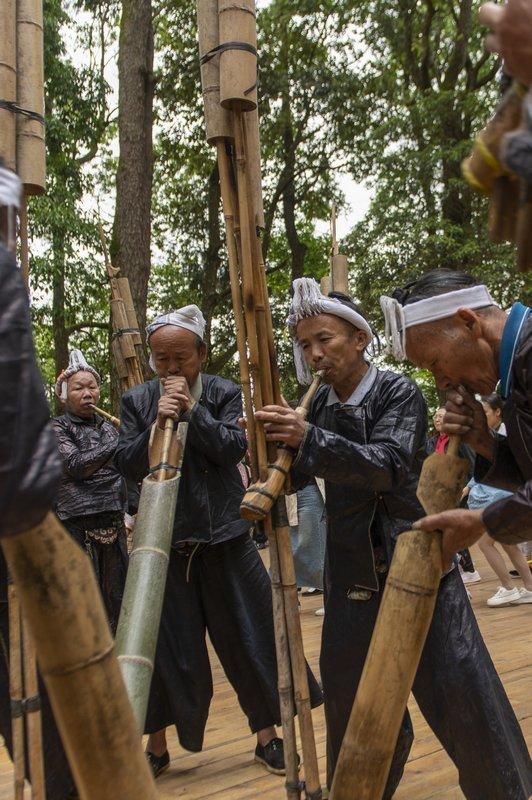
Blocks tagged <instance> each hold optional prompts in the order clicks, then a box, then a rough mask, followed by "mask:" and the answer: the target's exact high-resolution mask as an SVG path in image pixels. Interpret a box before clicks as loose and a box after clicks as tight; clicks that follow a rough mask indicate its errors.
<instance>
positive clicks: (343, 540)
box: [294, 370, 427, 591]
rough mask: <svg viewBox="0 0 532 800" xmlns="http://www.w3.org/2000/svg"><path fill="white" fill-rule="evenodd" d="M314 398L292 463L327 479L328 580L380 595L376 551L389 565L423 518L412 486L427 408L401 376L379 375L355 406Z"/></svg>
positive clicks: (324, 392)
mask: <svg viewBox="0 0 532 800" xmlns="http://www.w3.org/2000/svg"><path fill="white" fill-rule="evenodd" d="M328 391H329V387H327V386H323V387H321V388H320V389H319V390H318V392H317V393H316V397H315V398H314V401H313V403H312V406H311V409H310V414H309V417H308V420H309V423H310V424H309V425H308V427H307V433H306V435H305V438H304V440H303V442H302V443H301V445H300V447H299V451H298V453H297V456H296V458H295V460H294V477H295V486H296V487H297V483H298V482H299V483H300V482H301V481H300V480H299V481H298V474H299V476H300V474H301V473H303V474H304V475H315V476H318V477H320V478H324V479H325V496H326V511H327V557H326V578H327V580H328V581H330V582H331V583H332V584H333V585H335V586H338V587H340V588H342V589H346V590H349V589H353V588H354V587H355V586H360V587H364V588H367V589H370V590H373V591H378V588H379V584H378V580H377V574H376V569H375V561H374V546H375V545H377V544H379V543H380V544H382V545H383V546H384V547H385V548H386V554H387V557H388V558H389V557H390V555H391V549H392V544H393V540H394V539H395V538H396V536H397V535H398V534H399V533H400V532H402V531H404V530H408V529H409V528H410V527H411V522H412V521H413V520H416V519H419V518H420V517H421V516H423V509H422V507H421V505H420V504H419V501H418V500H417V498H416V487H417V481H418V477H419V472H420V469H421V465H422V463H423V458H424V455H425V442H426V434H427V425H426V419H427V409H426V405H425V401H424V399H423V396H422V394H421V392H420V391H419V389H418V388H417V387H416V386H415V385H414V384H413V383H412V381H410V380H409V379H408V378H405V377H404V376H402V375H396V374H395V373H393V372H388V371H385V372H384V371H380V370H379V371H377V377H376V379H375V381H374V383H373V385H372V386H371V388H370V389H369V391H368V393H367V394H366V396H365V397H364V398H363V400H362V402H361V404H360V405H359V406H349V405H344V404H341V403H336V404H335V405H332V406H327V405H326V401H327V397H328Z"/></svg>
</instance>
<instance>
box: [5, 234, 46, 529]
mask: <svg viewBox="0 0 532 800" xmlns="http://www.w3.org/2000/svg"><path fill="white" fill-rule="evenodd" d="M0 386H1V387H2V388H1V398H2V401H1V402H2V413H1V420H2V421H1V425H0V537H1V536H9V535H10V534H14V533H21V532H22V531H24V530H27V529H28V528H32V527H34V526H35V525H38V524H39V522H41V521H42V519H43V518H44V516H45V515H46V514H47V513H48V511H49V510H50V508H51V507H52V503H53V500H54V497H55V493H56V490H57V486H58V484H59V480H60V478H61V462H60V459H59V453H58V452H57V445H56V442H55V437H54V433H53V430H52V426H51V423H50V411H49V409H48V403H47V402H46V397H45V395H44V388H43V383H42V378H41V375H40V373H39V369H38V367H37V363H36V360H35V352H34V350H33V341H32V338H31V326H30V315H29V306H28V295H27V293H26V289H25V288H24V283H23V281H22V277H21V274H20V270H19V269H18V268H17V266H16V264H15V262H14V261H13V259H12V258H11V256H10V255H9V254H8V252H7V250H5V249H4V248H3V247H2V246H1V245H0Z"/></svg>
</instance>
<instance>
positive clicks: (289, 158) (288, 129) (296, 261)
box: [282, 94, 307, 280]
mask: <svg viewBox="0 0 532 800" xmlns="http://www.w3.org/2000/svg"><path fill="white" fill-rule="evenodd" d="M282 115H283V121H284V125H283V144H284V176H285V186H284V190H283V217H284V224H285V230H286V238H287V239H288V245H289V247H290V253H291V256H292V259H291V260H292V270H291V272H292V280H295V279H296V278H301V277H303V267H304V264H305V255H306V253H307V245H306V244H304V242H302V241H301V240H300V238H299V235H298V233H297V227H296V207H297V200H296V185H295V168H296V154H295V147H294V133H293V130H292V116H291V113H290V98H289V97H288V96H287V95H286V94H285V95H283V101H282Z"/></svg>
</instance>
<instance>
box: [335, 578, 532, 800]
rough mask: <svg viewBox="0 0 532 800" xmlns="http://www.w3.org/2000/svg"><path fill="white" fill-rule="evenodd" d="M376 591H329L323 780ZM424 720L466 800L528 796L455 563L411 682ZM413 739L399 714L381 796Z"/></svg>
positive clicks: (506, 714)
mask: <svg viewBox="0 0 532 800" xmlns="http://www.w3.org/2000/svg"><path fill="white" fill-rule="evenodd" d="M381 596H382V593H379V594H374V595H373V596H372V598H371V600H368V601H358V600H349V599H348V597H347V593H346V591H345V590H343V589H342V590H340V589H337V588H335V587H334V586H333V587H331V588H330V591H328V594H327V598H326V606H325V619H324V626H323V639H322V649H321V662H320V666H321V675H322V680H323V690H324V695H325V714H326V721H327V760H328V764H327V770H328V783H329V785H330V783H331V781H332V776H333V773H334V768H335V766H336V761H337V759H338V754H339V751H340V746H341V743H342V739H343V736H344V733H345V729H346V726H347V722H348V719H349V715H350V712H351V707H352V705H353V701H354V698H355V694H356V690H357V686H358V683H359V681H360V677H361V674H362V668H363V666H364V661H365V658H366V653H367V651H368V647H369V643H370V639H371V634H372V631H373V627H374V625H375V621H376V618H377V613H378V609H379V604H380V599H381ZM413 694H414V697H415V699H416V701H417V703H418V705H419V707H420V709H421V712H422V714H423V716H424V717H425V719H426V720H427V722H428V724H429V725H430V727H431V728H432V730H433V731H434V733H435V734H436V736H437V737H438V739H439V741H440V742H441V744H442V745H443V747H444V748H445V750H446V751H447V753H448V755H449V756H450V758H451V759H452V760H453V761H454V763H455V765H456V767H457V768H458V772H459V782H460V787H461V789H462V791H463V793H464V795H465V797H466V798H467V800H528V798H529V796H530V793H531V792H532V772H531V762H530V758H529V755H528V751H527V747H526V744H525V741H524V739H523V735H522V733H521V729H520V727H519V723H518V722H517V719H516V717H515V714H514V711H513V709H512V706H511V705H510V702H509V700H508V698H507V696H506V693H505V691H504V688H503V686H502V684H501V681H500V679H499V676H498V675H497V672H496V670H495V667H494V665H493V662H492V661H491V658H490V655H489V653H488V651H487V649H486V646H485V644H484V641H483V639H482V635H481V633H480V631H479V628H478V625H477V622H476V619H475V615H474V613H473V610H472V609H471V606H470V603H469V601H468V599H467V595H466V592H465V589H464V586H463V583H462V580H461V578H460V575H459V572H458V570H457V569H453V570H452V572H450V573H449V574H448V575H446V576H445V577H444V578H443V579H442V581H441V584H440V590H439V593H438V599H437V602H436V609H435V612H434V617H433V620H432V624H431V627H430V629H429V633H428V637H427V641H426V643H425V647H424V650H423V653H422V656H421V661H420V664H419V667H418V671H417V674H416V679H415V681H414V686H413ZM412 741H413V731H412V725H411V722H410V718H409V716H408V713H407V714H406V715H405V718H404V720H403V724H402V728H401V731H400V734H399V738H398V742H397V748H396V751H395V755H394V758H393V761H392V765H391V769H390V774H389V778H388V783H387V786H386V790H385V793H384V795H383V800H388V799H389V798H391V797H393V794H394V792H395V790H396V788H397V786H398V784H399V781H400V780H401V776H402V774H403V770H404V765H405V763H406V760H407V758H408V753H409V751H410V747H411V745H412Z"/></svg>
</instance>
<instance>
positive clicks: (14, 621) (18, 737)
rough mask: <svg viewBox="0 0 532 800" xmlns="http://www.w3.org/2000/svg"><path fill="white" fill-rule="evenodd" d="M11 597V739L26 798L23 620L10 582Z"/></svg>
mask: <svg viewBox="0 0 532 800" xmlns="http://www.w3.org/2000/svg"><path fill="white" fill-rule="evenodd" d="M8 597H9V696H10V698H11V739H12V748H13V780H14V784H13V797H14V800H24V778H25V765H24V714H23V711H22V708H23V705H22V700H23V688H22V680H23V678H22V622H21V617H20V604H19V600H18V596H17V590H16V588H15V586H14V585H13V584H12V583H11V582H10V583H9V589H8Z"/></svg>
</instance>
